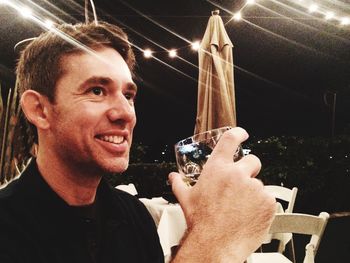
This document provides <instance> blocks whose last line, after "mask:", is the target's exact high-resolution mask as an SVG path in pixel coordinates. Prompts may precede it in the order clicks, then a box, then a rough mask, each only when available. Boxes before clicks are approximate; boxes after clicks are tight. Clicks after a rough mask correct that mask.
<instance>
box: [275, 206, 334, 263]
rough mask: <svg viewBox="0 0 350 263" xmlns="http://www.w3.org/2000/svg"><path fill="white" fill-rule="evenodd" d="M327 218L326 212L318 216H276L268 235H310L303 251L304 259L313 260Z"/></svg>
mask: <svg viewBox="0 0 350 263" xmlns="http://www.w3.org/2000/svg"><path fill="white" fill-rule="evenodd" d="M328 218H329V214H328V213H326V212H322V213H320V214H319V215H318V216H314V215H309V214H297V213H281V214H276V216H275V219H274V221H273V222H272V225H271V227H270V230H269V232H270V234H276V233H295V234H304V235H311V239H310V242H309V243H308V244H307V245H306V248H305V249H306V257H312V258H313V257H314V256H315V255H316V253H317V249H318V247H319V244H320V241H321V239H322V235H323V232H324V230H325V228H326V225H327V222H328ZM274 238H278V236H277V235H274ZM304 262H307V261H304Z"/></svg>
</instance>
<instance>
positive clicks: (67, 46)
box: [16, 22, 135, 102]
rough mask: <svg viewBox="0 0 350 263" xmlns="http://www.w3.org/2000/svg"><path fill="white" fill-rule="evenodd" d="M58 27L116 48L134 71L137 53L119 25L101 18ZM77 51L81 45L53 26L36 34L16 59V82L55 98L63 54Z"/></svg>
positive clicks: (80, 39) (92, 43)
mask: <svg viewBox="0 0 350 263" xmlns="http://www.w3.org/2000/svg"><path fill="white" fill-rule="evenodd" d="M56 29H57V30H58V31H59V32H62V34H64V35H65V36H67V37H69V38H71V39H74V41H77V42H78V43H80V44H83V45H84V46H86V47H88V48H91V49H97V48H99V47H102V46H109V47H111V48H114V49H115V50H116V51H118V52H119V53H120V55H121V56H122V57H123V59H124V60H125V62H126V63H127V65H128V67H129V69H130V71H131V72H133V70H134V66H135V55H134V53H133V51H132V49H131V46H130V43H129V41H128V36H127V35H126V33H125V32H124V31H123V30H122V29H121V28H120V27H118V26H116V25H112V24H109V23H105V22H100V23H99V24H95V23H89V24H75V25H71V24H63V25H59V26H57V27H56ZM75 52H82V49H81V48H79V47H78V46H76V45H74V44H72V43H70V42H68V41H67V40H65V39H64V38H62V37H61V36H60V35H58V34H57V33H56V32H55V31H53V30H51V31H47V32H44V33H42V34H41V35H39V36H38V37H37V38H35V39H34V40H33V41H32V42H31V43H30V44H28V46H27V47H26V48H25V49H24V50H23V51H22V52H21V55H20V58H19V61H18V63H17V71H16V74H17V85H18V89H19V93H20V95H22V94H23V92H24V91H25V90H28V89H32V90H35V91H37V92H39V93H41V94H43V95H45V96H47V97H48V99H49V100H50V101H51V102H53V101H54V99H55V86H56V82H57V80H58V79H59V78H60V77H61V75H62V73H63V70H62V67H63V65H61V63H60V61H61V58H62V57H63V56H64V55H66V54H70V53H75Z"/></svg>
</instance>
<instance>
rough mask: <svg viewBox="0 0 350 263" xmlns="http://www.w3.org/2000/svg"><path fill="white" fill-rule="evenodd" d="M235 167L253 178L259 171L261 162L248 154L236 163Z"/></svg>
mask: <svg viewBox="0 0 350 263" xmlns="http://www.w3.org/2000/svg"><path fill="white" fill-rule="evenodd" d="M235 167H236V169H240V170H242V171H244V172H245V173H246V174H250V176H251V177H255V176H257V175H258V174H259V172H260V170H261V162H260V159H259V158H258V157H256V156H255V155H254V154H249V155H246V156H244V157H243V158H242V159H240V160H239V161H238V162H236V163H235Z"/></svg>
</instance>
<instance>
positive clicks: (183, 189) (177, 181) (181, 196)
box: [169, 172, 189, 204]
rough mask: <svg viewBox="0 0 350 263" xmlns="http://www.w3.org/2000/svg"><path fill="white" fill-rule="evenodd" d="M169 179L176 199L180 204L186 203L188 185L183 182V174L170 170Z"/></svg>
mask: <svg viewBox="0 0 350 263" xmlns="http://www.w3.org/2000/svg"><path fill="white" fill-rule="evenodd" d="M169 181H170V184H171V188H172V190H173V193H174V195H175V196H176V199H177V200H178V201H179V203H180V204H186V203H187V198H188V197H187V195H188V191H189V187H188V185H187V184H186V183H185V182H184V180H183V176H182V175H181V174H179V173H175V172H172V173H170V174H169Z"/></svg>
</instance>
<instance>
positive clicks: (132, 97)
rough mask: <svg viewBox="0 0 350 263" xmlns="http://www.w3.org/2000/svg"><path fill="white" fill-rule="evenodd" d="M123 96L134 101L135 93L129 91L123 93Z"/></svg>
mask: <svg viewBox="0 0 350 263" xmlns="http://www.w3.org/2000/svg"><path fill="white" fill-rule="evenodd" d="M124 96H125V98H126V99H127V100H131V101H135V97H136V94H134V93H131V92H130V93H125V94H124Z"/></svg>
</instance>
